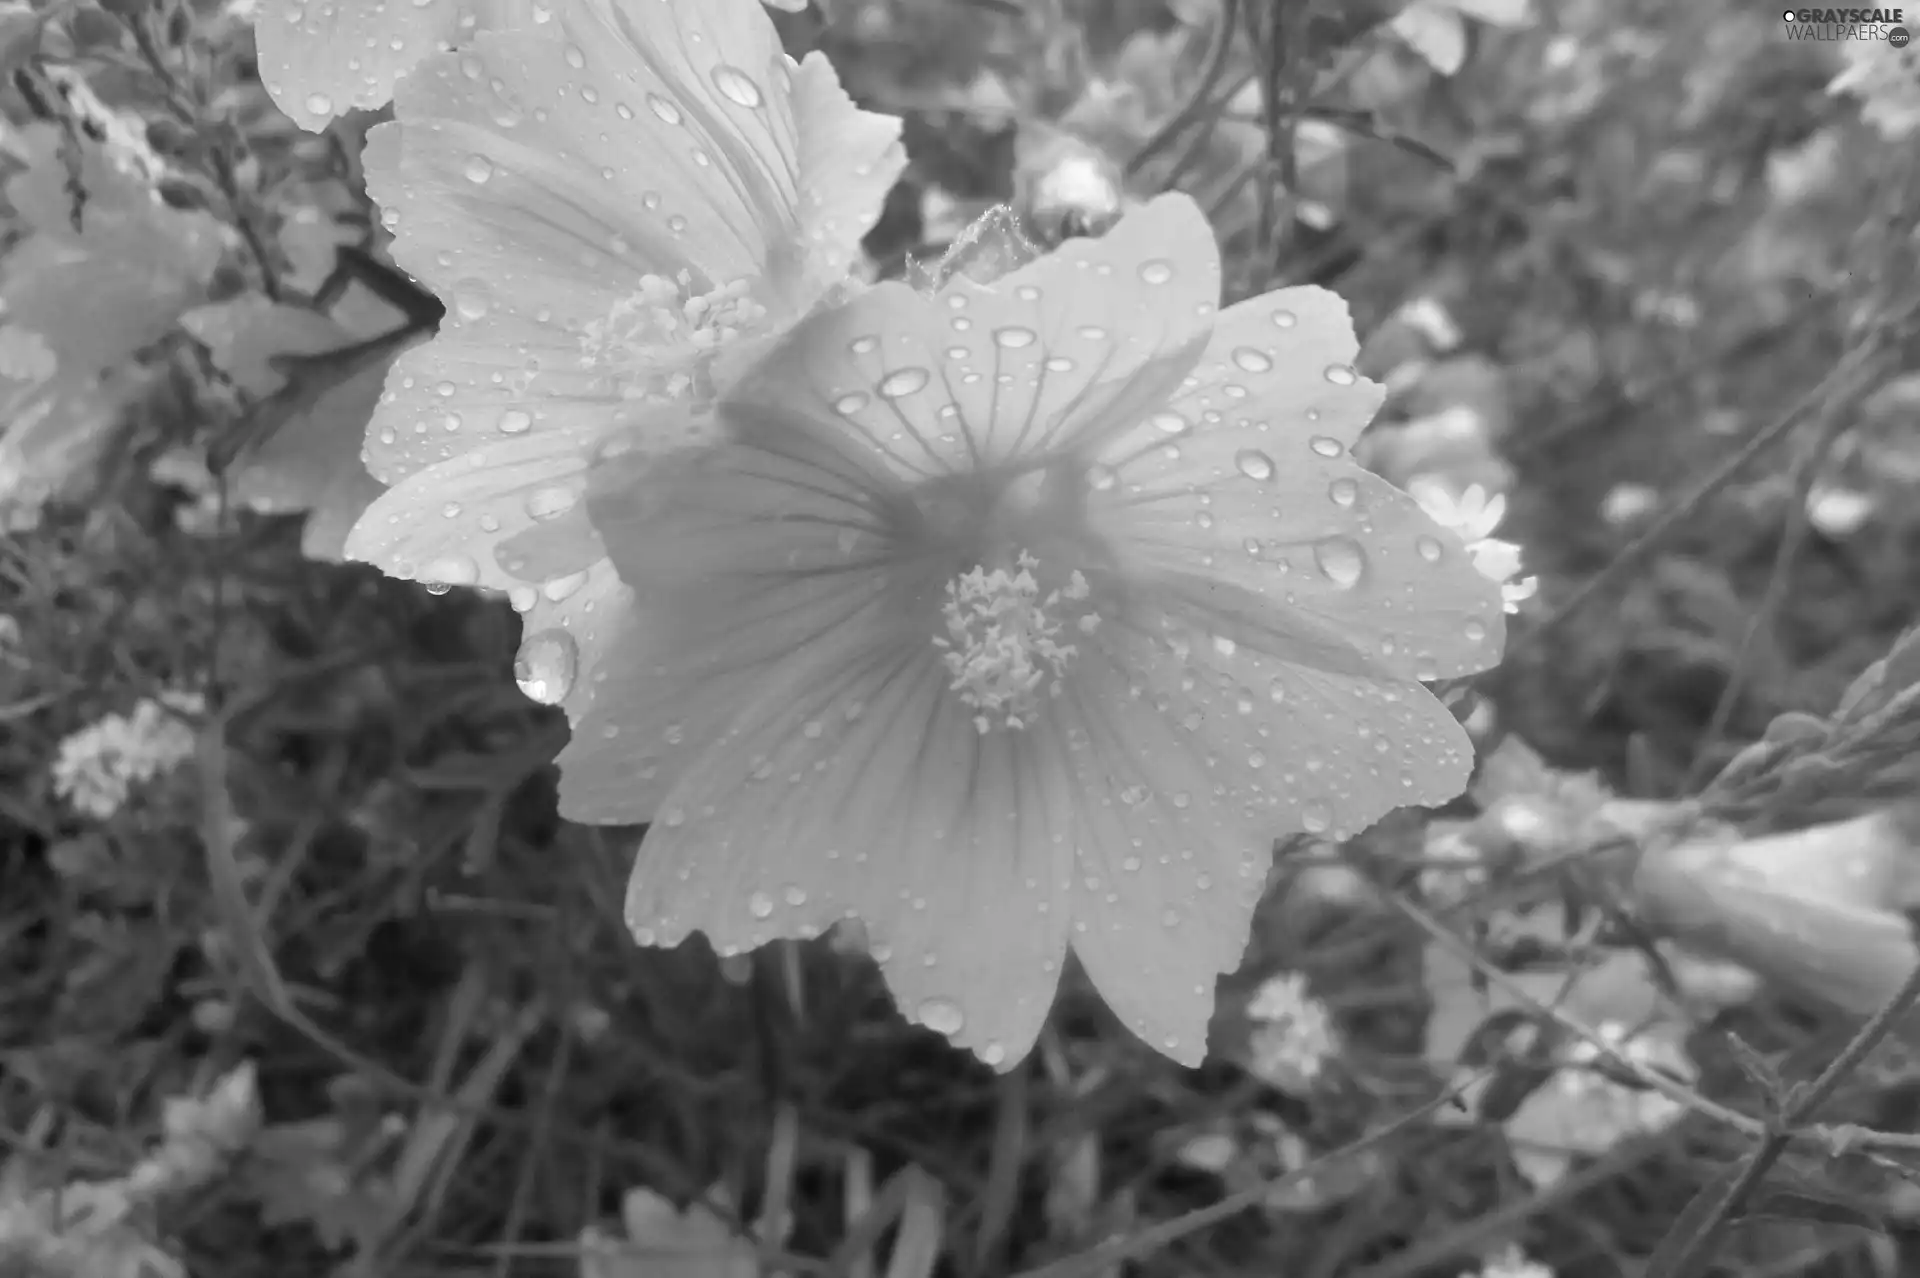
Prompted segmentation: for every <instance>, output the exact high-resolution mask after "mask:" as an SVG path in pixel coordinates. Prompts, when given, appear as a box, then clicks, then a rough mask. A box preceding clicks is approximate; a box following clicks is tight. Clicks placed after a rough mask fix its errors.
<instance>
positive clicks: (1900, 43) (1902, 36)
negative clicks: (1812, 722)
mask: <svg viewBox="0 0 1920 1278" xmlns="http://www.w3.org/2000/svg"><path fill="white" fill-rule="evenodd" d="M1911 39H1913V37H1912V36H1910V35H1908V34H1907V29H1906V28H1905V27H1895V28H1894V29H1893V30H1891V31H1889V32H1887V43H1888V44H1890V45H1892V46H1893V47H1894V48H1896V49H1904V48H1906V47H1907V41H1909V40H1911Z"/></svg>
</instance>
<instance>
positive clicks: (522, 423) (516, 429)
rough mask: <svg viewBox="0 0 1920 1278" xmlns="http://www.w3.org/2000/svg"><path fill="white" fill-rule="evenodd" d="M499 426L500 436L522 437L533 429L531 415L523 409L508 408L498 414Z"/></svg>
mask: <svg viewBox="0 0 1920 1278" xmlns="http://www.w3.org/2000/svg"><path fill="white" fill-rule="evenodd" d="M499 426H500V433H501V434H502V435H524V434H526V433H527V432H528V431H530V430H532V429H533V414H532V413H529V412H527V411H526V410H525V409H520V408H509V409H508V410H507V411H506V412H504V413H502V414H500V422H499Z"/></svg>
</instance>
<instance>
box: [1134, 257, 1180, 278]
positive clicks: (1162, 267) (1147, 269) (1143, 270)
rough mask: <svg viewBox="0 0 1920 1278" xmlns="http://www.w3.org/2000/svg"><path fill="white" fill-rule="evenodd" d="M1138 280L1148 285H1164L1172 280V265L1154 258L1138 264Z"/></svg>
mask: <svg viewBox="0 0 1920 1278" xmlns="http://www.w3.org/2000/svg"><path fill="white" fill-rule="evenodd" d="M1140 278H1141V279H1143V280H1145V281H1146V282H1147V283H1149V284H1165V283H1166V282H1167V281H1168V280H1170V279H1172V278H1173V263H1172V262H1167V261H1163V260H1161V259H1159V258H1155V259H1154V260H1153V261H1151V262H1143V263H1141V264H1140Z"/></svg>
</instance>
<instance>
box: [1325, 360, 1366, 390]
mask: <svg viewBox="0 0 1920 1278" xmlns="http://www.w3.org/2000/svg"><path fill="white" fill-rule="evenodd" d="M1324 376H1325V377H1326V379H1327V380H1328V381H1330V382H1332V383H1333V384H1334V385H1335V386H1351V385H1353V384H1354V383H1355V382H1357V381H1359V380H1360V375H1359V374H1358V373H1355V372H1354V371H1353V369H1352V368H1351V367H1349V366H1348V365H1346V364H1329V365H1327V371H1326V373H1325V374H1324Z"/></svg>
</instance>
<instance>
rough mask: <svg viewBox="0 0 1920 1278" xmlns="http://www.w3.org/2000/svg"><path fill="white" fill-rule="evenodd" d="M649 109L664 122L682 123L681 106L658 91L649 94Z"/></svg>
mask: <svg viewBox="0 0 1920 1278" xmlns="http://www.w3.org/2000/svg"><path fill="white" fill-rule="evenodd" d="M647 109H648V110H649V111H652V112H653V113H654V115H656V116H658V117H659V118H660V120H661V121H662V122H663V123H666V124H678V123H680V108H679V107H677V106H675V105H674V104H673V103H671V102H669V101H667V100H666V99H665V98H663V97H661V96H660V95H659V94H657V93H649V94H648V95H647Z"/></svg>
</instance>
